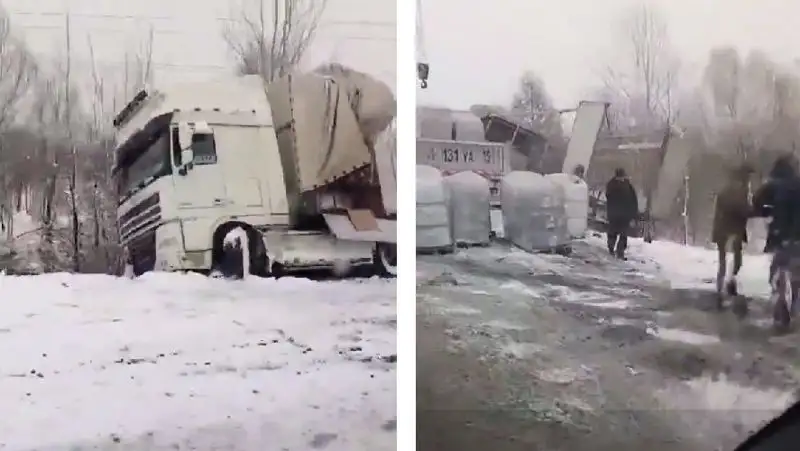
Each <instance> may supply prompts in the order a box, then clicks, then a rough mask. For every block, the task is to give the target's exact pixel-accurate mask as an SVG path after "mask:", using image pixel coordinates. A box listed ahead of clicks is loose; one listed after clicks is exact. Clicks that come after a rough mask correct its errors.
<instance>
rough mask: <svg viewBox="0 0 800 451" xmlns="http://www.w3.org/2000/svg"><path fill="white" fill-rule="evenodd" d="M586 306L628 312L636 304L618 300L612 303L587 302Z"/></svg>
mask: <svg viewBox="0 0 800 451" xmlns="http://www.w3.org/2000/svg"><path fill="white" fill-rule="evenodd" d="M583 304H584V305H590V306H592V307H596V308H601V309H610V310H628V309H631V308H635V307H636V304H634V303H633V302H631V301H628V300H625V299H618V300H616V301H610V302H602V301H599V302H585V303H583Z"/></svg>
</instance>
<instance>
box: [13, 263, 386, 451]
mask: <svg viewBox="0 0 800 451" xmlns="http://www.w3.org/2000/svg"><path fill="white" fill-rule="evenodd" d="M395 298H396V284H395V282H394V281H388V280H382V279H377V278H376V279H363V280H348V281H335V282H314V281H309V280H305V279H294V278H283V279H280V280H273V279H257V278H250V279H247V280H244V281H225V280H217V279H210V278H205V277H202V276H198V275H177V274H147V275H145V276H143V277H141V278H138V279H136V280H129V279H124V278H115V277H109V276H94V275H82V276H76V275H70V274H50V275H42V276H29V277H12V276H0V357H2V360H3V362H4V363H3V365H2V369H0V404H2V405H3V406H4V407H5V409H6V411H7V415H6V417H5V420H4V421H3V422H0V449H2V450H27V449H37V450H73V449H126V450H158V449H171V450H172V449H175V450H187V449H196V450H208V449H219V450H247V451H250V450H252V451H264V450H276V451H277V450H308V449H325V450H342V451H343V450H356V449H368V450H375V451H380V450H390V449H391V450H393V449H395V446H396V432H395V424H396V417H395V415H396V389H395V388H396V381H395V377H396V372H395V365H396V312H395Z"/></svg>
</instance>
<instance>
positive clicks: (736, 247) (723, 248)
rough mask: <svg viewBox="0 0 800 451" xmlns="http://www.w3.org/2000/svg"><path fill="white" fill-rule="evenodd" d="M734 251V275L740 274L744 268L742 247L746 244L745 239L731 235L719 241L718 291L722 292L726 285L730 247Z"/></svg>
mask: <svg viewBox="0 0 800 451" xmlns="http://www.w3.org/2000/svg"><path fill="white" fill-rule="evenodd" d="M729 245H730V250H731V252H733V277H736V276H738V275H739V270H740V269H742V247H743V246H744V239H743V237H741V236H738V235H729V236H727V237H725V238H724V239H722V240H720V242H718V243H717V293H722V288H723V286H724V285H725V275H726V274H727V272H728V271H727V266H728V262H727V260H728V256H727V254H728V247H729Z"/></svg>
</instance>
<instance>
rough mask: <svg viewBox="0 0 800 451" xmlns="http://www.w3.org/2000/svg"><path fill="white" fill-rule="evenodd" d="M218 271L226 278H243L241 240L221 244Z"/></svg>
mask: <svg viewBox="0 0 800 451" xmlns="http://www.w3.org/2000/svg"><path fill="white" fill-rule="evenodd" d="M220 252H221V255H220V261H219V272H220V275H221V276H222V277H224V278H226V279H243V278H244V258H243V254H244V252H243V251H242V245H241V242H239V241H238V240H237V241H236V242H235V243H226V244H223V246H222V249H221V251H220Z"/></svg>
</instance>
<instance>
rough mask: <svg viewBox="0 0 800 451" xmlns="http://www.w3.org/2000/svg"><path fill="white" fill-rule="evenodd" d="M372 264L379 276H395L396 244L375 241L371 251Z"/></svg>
mask: <svg viewBox="0 0 800 451" xmlns="http://www.w3.org/2000/svg"><path fill="white" fill-rule="evenodd" d="M372 264H373V266H374V267H375V272H376V273H377V274H378V275H380V276H381V277H397V244H395V243H376V244H375V249H374V250H373V251H372Z"/></svg>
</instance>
